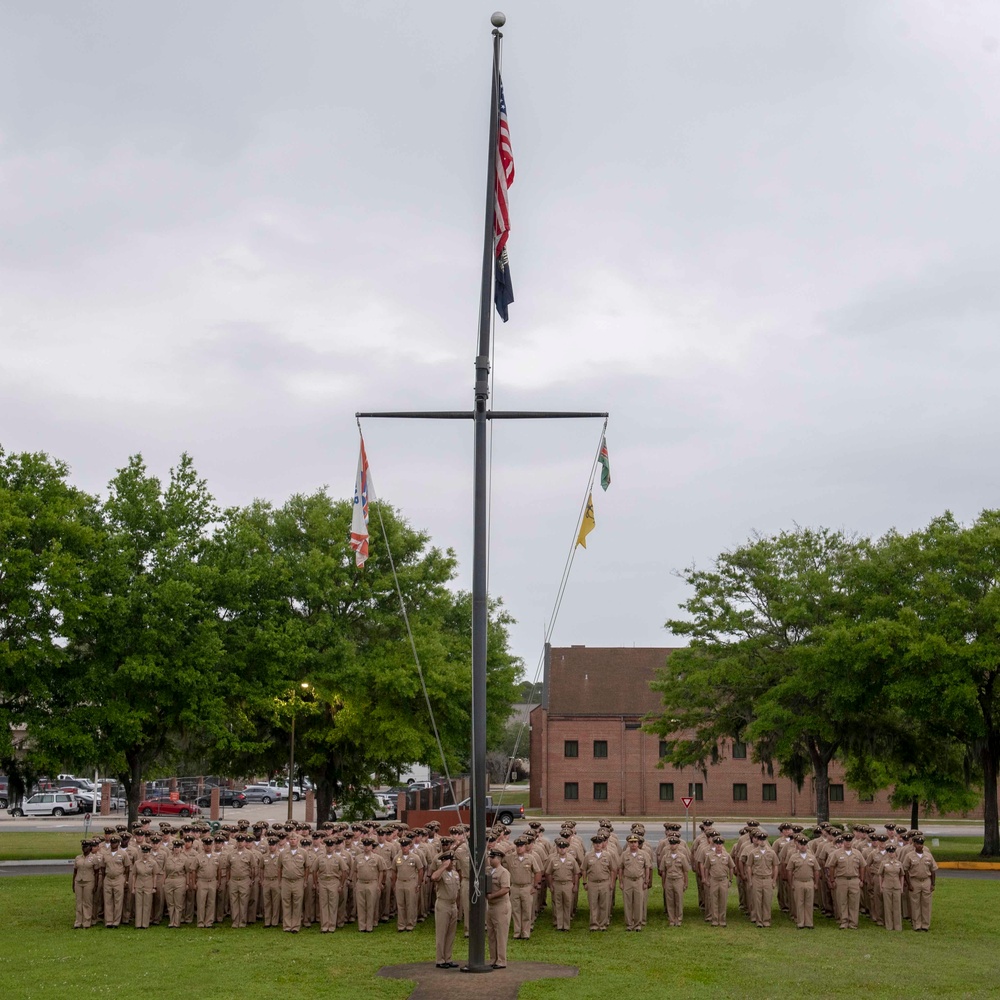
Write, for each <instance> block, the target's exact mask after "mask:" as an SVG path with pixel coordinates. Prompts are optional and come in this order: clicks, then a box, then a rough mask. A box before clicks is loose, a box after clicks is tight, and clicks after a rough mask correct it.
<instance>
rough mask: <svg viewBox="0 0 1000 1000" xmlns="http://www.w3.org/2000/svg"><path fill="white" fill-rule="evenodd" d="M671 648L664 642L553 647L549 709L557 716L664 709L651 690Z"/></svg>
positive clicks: (549, 665)
mask: <svg viewBox="0 0 1000 1000" xmlns="http://www.w3.org/2000/svg"><path fill="white" fill-rule="evenodd" d="M671 652H672V650H671V649H669V648H667V647H665V646H639V647H636V646H620V647H599V646H597V647H588V646H553V647H551V648H550V649H549V650H548V656H547V657H546V673H547V675H548V676H547V682H548V683H547V684H546V694H547V698H546V702H545V703H546V707H547V708H548V710H549V712H550V713H551V714H553V715H635V716H643V715H647V714H648V713H650V712H658V711H660V710H661V709H662V708H663V702H662V701H661V700H660V695H659V694H657V693H656V692H654V691H651V690H650V688H649V683H650V681H652V680H653V678H654V676H655V674H656V671H657V670H658V669H659V668H660V667H662V666H664V665H665V664H666V662H667V657H668V656H669V655H670V653H671Z"/></svg>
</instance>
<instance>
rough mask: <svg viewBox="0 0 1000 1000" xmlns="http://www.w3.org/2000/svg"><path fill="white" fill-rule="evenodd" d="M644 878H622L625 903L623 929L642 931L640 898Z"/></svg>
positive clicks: (644, 884) (644, 882)
mask: <svg viewBox="0 0 1000 1000" xmlns="http://www.w3.org/2000/svg"><path fill="white" fill-rule="evenodd" d="M645 888H646V880H645V878H634V877H631V878H630V877H629V876H625V877H624V878H622V897H623V899H624V902H625V927H626V928H627V929H628V930H630V931H637V930H641V929H642V896H643V892H644V891H645Z"/></svg>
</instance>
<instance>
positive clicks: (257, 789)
mask: <svg viewBox="0 0 1000 1000" xmlns="http://www.w3.org/2000/svg"><path fill="white" fill-rule="evenodd" d="M243 795H244V796H245V801H247V802H263V803H264V805H266V806H269V805H270V804H271V803H272V802H280V801H281V800H282V799H283V798H284V797H285V790H284V789H283V788H279V787H277V786H275V785H247V787H246V788H244V789H243Z"/></svg>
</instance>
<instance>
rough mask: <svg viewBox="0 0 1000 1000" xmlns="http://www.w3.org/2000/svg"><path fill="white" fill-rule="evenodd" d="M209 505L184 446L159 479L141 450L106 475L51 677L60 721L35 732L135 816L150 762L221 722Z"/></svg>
mask: <svg viewBox="0 0 1000 1000" xmlns="http://www.w3.org/2000/svg"><path fill="white" fill-rule="evenodd" d="M216 517H217V511H216V508H215V504H214V502H213V500H212V497H211V495H210V493H209V492H208V488H207V486H206V484H205V482H204V480H202V479H200V478H199V477H198V475H197V473H196V472H195V469H194V467H193V464H192V462H191V459H190V458H189V457H188V456H187V455H183V456H182V457H181V459H180V462H179V463H178V465H177V467H176V468H174V469H172V470H171V472H170V478H169V481H168V482H167V483H166V484H163V483H161V481H160V480H159V479H158V478H157V477H156V476H154V475H152V474H150V473H149V472H148V471H147V469H146V466H145V463H144V462H143V460H142V457H141V456H140V455H135V456H133V457H132V458H131V459H130V460H129V462H128V464H127V465H126V466H125V467H124V468H123V469H121V470H119V472H118V474H117V475H116V476H115V477H114V478H113V479H112V480H111V483H110V484H109V489H108V496H107V498H106V500H105V501H104V503H103V504H102V505H101V508H100V518H101V531H100V538H99V541H98V544H97V547H96V550H95V553H94V556H93V564H92V566H91V567H90V572H89V592H88V594H87V597H86V605H85V607H84V608H83V610H82V612H81V614H80V615H79V616H78V618H77V620H76V622H74V624H73V627H72V629H70V630H69V635H68V638H69V648H68V651H67V656H66V658H65V662H64V663H63V665H62V668H61V669H60V671H59V676H58V678H57V679H58V681H59V686H60V690H61V695H60V697H61V699H62V701H63V717H64V724H63V725H62V726H61V727H58V728H56V727H52V728H48V729H45V730H42V731H41V732H40V734H39V738H40V739H42V740H43V741H45V742H47V743H48V745H49V746H50V748H51V751H52V753H53V754H56V753H58V754H60V755H61V756H62V759H64V760H74V761H76V762H87V763H98V764H103V765H104V766H106V767H107V768H108V769H109V770H110V771H111V772H112V773H117V774H118V775H119V778H120V780H121V781H122V782H123V784H124V785H125V789H126V793H127V796H128V804H129V818H130V820H131V819H134V818H135V816H136V812H137V808H138V804H139V802H140V800H141V798H142V794H143V791H144V776H145V774H146V773H147V772H148V770H149V768H150V767H152V766H154V765H157V764H161V763H168V762H169V761H170V760H171V757H172V755H173V753H174V752H175V751H176V750H177V748H178V745H179V744H180V742H181V741H188V740H190V739H191V738H197V739H200V740H204V741H205V742H206V743H208V744H211V743H212V742H214V741H215V740H217V739H219V738H221V737H222V735H223V734H224V733H225V731H226V722H227V713H226V698H225V690H224V689H223V687H222V685H221V683H220V677H219V672H218V666H219V662H220V659H221V655H222V643H221V639H220V636H219V619H218V614H217V607H216V605H215V604H214V603H213V595H212V591H213V587H212V586H211V569H210V568H209V567H208V566H207V565H206V564H205V563H204V562H203V560H202V556H203V554H204V550H205V547H206V544H207V539H208V528H209V526H210V524H211V523H212V522H213V521H214V520H215V519H216Z"/></svg>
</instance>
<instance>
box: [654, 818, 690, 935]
mask: <svg viewBox="0 0 1000 1000" xmlns="http://www.w3.org/2000/svg"><path fill="white" fill-rule="evenodd" d="M664 843H665V844H666V849H665V850H663V851H661V852H660V856H659V871H660V879H661V880H662V881H663V899H664V908H665V910H666V913H667V921H668V923H669V925H670V926H671V927H680V925H681V922H682V921H683V919H684V893H685V892H686V891H687V887H688V872H690V871H691V864H690V862H689V861H688V859H687V855H686V854H685V853H684V852H683V851H681V849H680V844H681V838H680V837H676V836H670V837H667V838H665V840H664Z"/></svg>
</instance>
